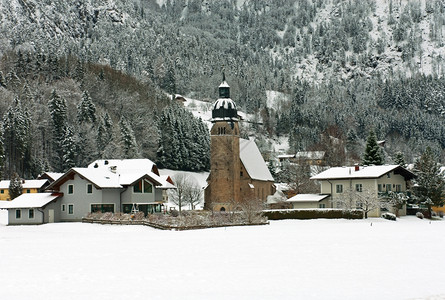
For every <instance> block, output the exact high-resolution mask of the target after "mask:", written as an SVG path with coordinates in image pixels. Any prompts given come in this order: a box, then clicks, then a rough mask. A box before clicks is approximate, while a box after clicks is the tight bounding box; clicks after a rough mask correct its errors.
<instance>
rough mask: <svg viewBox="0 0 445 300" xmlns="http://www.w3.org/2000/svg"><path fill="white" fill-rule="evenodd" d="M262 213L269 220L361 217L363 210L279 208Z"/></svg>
mask: <svg viewBox="0 0 445 300" xmlns="http://www.w3.org/2000/svg"><path fill="white" fill-rule="evenodd" d="M263 213H264V215H265V216H266V217H267V218H268V219H269V220H285V219H300V220H307V219H363V211H362V210H359V209H354V210H342V209H280V210H265V211H263Z"/></svg>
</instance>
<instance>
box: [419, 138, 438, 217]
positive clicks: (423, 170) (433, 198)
mask: <svg viewBox="0 0 445 300" xmlns="http://www.w3.org/2000/svg"><path fill="white" fill-rule="evenodd" d="M414 173H415V174H416V175H417V178H416V179H415V183H416V184H415V185H414V187H413V192H414V195H415V196H416V198H417V201H418V202H419V203H421V204H425V205H426V206H427V208H428V214H429V216H431V207H432V206H441V205H443V204H444V196H445V194H444V191H445V179H444V177H443V172H442V171H441V169H440V165H439V164H438V163H437V159H436V157H435V156H434V154H433V151H432V150H431V148H430V147H427V148H426V149H425V152H423V153H422V155H421V156H420V158H419V159H417V160H416V162H415V163H414Z"/></svg>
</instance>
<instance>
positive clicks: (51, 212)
mask: <svg viewBox="0 0 445 300" xmlns="http://www.w3.org/2000/svg"><path fill="white" fill-rule="evenodd" d="M48 223H54V209H50V210H48Z"/></svg>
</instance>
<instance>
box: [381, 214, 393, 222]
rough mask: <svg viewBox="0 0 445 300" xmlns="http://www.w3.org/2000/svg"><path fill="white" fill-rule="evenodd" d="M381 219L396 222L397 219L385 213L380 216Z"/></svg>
mask: <svg viewBox="0 0 445 300" xmlns="http://www.w3.org/2000/svg"><path fill="white" fill-rule="evenodd" d="M382 218H383V219H386V220H390V221H397V217H396V215H395V214H392V213H389V212H385V213H383V214H382Z"/></svg>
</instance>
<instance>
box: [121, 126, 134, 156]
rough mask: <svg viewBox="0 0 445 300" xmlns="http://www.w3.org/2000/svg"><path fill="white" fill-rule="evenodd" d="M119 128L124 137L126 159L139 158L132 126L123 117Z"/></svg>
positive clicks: (123, 147)
mask: <svg viewBox="0 0 445 300" xmlns="http://www.w3.org/2000/svg"><path fill="white" fill-rule="evenodd" d="M119 127H120V130H121V136H122V149H123V151H124V156H125V157H124V158H135V157H137V156H138V145H137V142H136V138H135V136H134V132H133V129H132V128H131V124H130V123H129V122H128V121H127V120H126V119H125V118H124V117H122V118H121V120H120V121H119Z"/></svg>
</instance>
